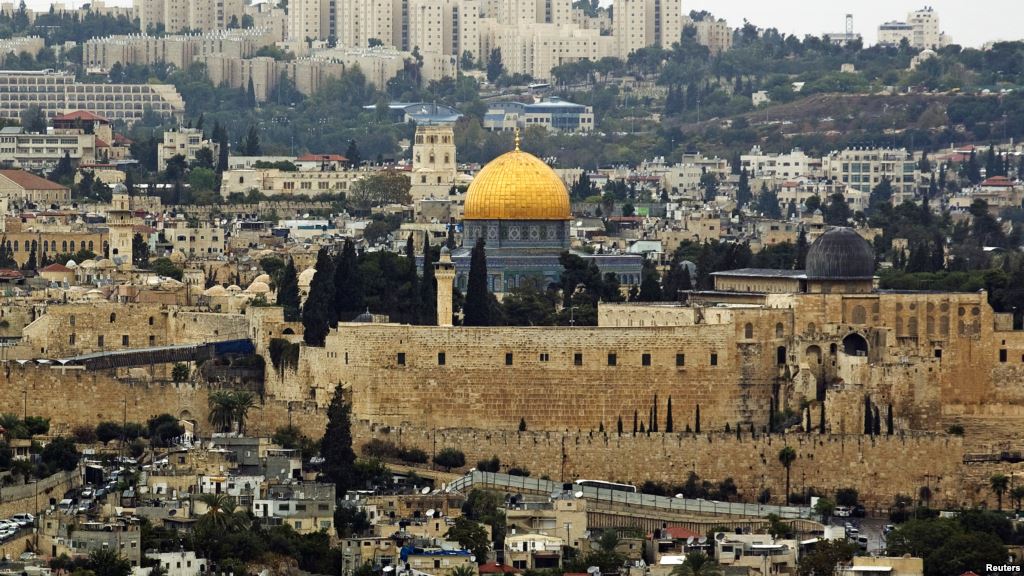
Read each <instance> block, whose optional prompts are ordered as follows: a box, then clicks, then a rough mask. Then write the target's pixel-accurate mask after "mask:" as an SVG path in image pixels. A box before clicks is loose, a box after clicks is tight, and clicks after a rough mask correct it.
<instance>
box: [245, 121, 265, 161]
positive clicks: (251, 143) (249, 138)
mask: <svg viewBox="0 0 1024 576" xmlns="http://www.w3.org/2000/svg"><path fill="white" fill-rule="evenodd" d="M240 148H241V149H240V150H239V152H240V153H241V154H242V156H261V155H262V154H263V149H262V148H261V147H260V132H259V129H258V128H257V127H256V126H250V127H249V132H248V133H247V134H246V136H245V139H244V140H242V143H241V146H240Z"/></svg>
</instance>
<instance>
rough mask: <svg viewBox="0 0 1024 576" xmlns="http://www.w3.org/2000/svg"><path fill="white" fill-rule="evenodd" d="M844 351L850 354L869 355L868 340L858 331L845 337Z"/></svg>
mask: <svg viewBox="0 0 1024 576" xmlns="http://www.w3.org/2000/svg"><path fill="white" fill-rule="evenodd" d="M843 352H845V353H846V354H847V355H848V356H867V355H868V341H867V340H865V339H864V337H863V336H861V335H860V334H857V333H856V332H855V333H853V334H850V335H849V336H847V337H846V338H843Z"/></svg>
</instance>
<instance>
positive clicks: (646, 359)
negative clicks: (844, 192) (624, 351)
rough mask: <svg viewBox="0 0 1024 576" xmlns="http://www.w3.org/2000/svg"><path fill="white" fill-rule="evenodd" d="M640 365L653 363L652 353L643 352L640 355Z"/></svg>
mask: <svg viewBox="0 0 1024 576" xmlns="http://www.w3.org/2000/svg"><path fill="white" fill-rule="evenodd" d="M640 365H641V366H650V365H651V355H650V354H647V353H646V352H645V353H643V354H641V355H640Z"/></svg>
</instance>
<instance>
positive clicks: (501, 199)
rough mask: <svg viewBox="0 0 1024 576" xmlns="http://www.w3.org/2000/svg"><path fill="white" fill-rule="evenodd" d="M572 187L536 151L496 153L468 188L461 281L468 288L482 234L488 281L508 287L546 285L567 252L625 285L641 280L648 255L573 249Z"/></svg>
mask: <svg viewBox="0 0 1024 576" xmlns="http://www.w3.org/2000/svg"><path fill="white" fill-rule="evenodd" d="M571 220H572V214H571V212H570V203H569V191H568V190H567V189H566V187H565V184H564V183H563V182H562V179H561V178H560V177H559V176H558V174H556V173H555V171H554V170H552V169H551V167H550V166H548V165H547V164H545V163H544V161H543V160H541V159H540V158H537V157H536V156H534V155H532V154H530V153H528V152H524V151H523V150H520V148H519V137H518V135H517V136H516V144H515V149H514V150H512V151H511V152H507V153H505V154H502V155H501V156H499V157H497V158H495V159H494V160H492V161H491V162H490V163H488V164H487V165H486V166H484V167H483V169H481V170H480V172H479V173H478V174H477V175H476V177H475V178H474V179H473V183H472V184H470V186H469V190H468V191H467V193H466V203H465V208H464V214H463V221H464V222H463V226H464V228H463V234H462V238H463V240H462V246H461V247H460V248H456V249H455V250H454V251H453V252H452V261H453V262H454V263H455V268H456V271H457V273H456V280H455V281H456V285H457V286H458V287H459V289H460V290H465V289H466V284H467V282H468V274H469V260H470V252H471V250H472V248H473V246H474V245H476V241H477V239H478V238H483V240H484V243H485V248H486V251H487V274H488V286H489V287H490V289H491V291H492V292H507V291H509V290H511V289H513V288H517V287H520V286H526V285H528V284H530V283H533V284H534V285H536V286H537V287H539V288H544V287H546V286H547V285H548V284H550V283H552V282H557V281H558V280H559V278H560V277H561V274H562V266H561V264H560V263H559V261H558V258H559V256H560V255H561V254H562V253H563V252H567V251H568V252H572V253H573V254H576V255H577V256H580V257H581V258H584V259H587V260H592V261H594V262H596V264H597V266H598V268H599V269H600V270H601V273H602V274H604V273H608V272H614V273H615V274H616V275H618V278H619V282H620V283H622V284H623V285H632V284H639V283H640V276H641V268H642V266H643V259H642V257H641V256H639V255H635V254H587V253H584V252H576V251H573V250H572V249H571V244H572V239H571V237H570V221H571Z"/></svg>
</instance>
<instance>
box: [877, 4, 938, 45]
mask: <svg viewBox="0 0 1024 576" xmlns="http://www.w3.org/2000/svg"><path fill="white" fill-rule="evenodd" d="M904 40H906V41H907V42H908V43H909V44H910V47H911V48H917V49H919V50H926V49H928V50H936V49H938V48H942V47H943V46H946V45H948V44H949V43H950V42H951V41H950V38H949V37H948V36H947V35H946V34H945V33H944V32H943V31H942V29H941V28H940V27H939V15H938V13H937V12H935V10H934V9H933V8H932V7H931V6H927V7H925V8H923V9H921V10H916V11H914V12H911V13H910V14H908V15H907V20H906V21H905V22H897V21H892V22H886V23H884V24H882V25H880V26H879V27H878V43H879V44H884V45H888V46H899V44H900V43H901V42H903V41H904Z"/></svg>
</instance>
